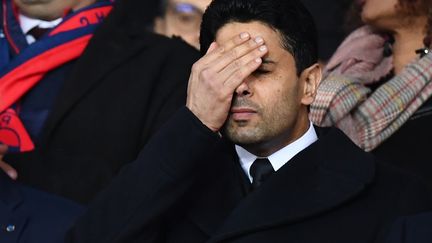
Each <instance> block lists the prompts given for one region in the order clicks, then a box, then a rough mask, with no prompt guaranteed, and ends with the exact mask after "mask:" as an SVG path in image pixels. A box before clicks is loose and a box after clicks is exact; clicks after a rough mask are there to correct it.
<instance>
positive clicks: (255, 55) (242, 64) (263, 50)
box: [218, 45, 268, 80]
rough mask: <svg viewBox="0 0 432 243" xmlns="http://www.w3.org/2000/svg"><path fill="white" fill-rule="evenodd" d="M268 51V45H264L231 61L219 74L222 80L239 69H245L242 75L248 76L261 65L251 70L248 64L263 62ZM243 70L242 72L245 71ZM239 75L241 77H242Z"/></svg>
mask: <svg viewBox="0 0 432 243" xmlns="http://www.w3.org/2000/svg"><path fill="white" fill-rule="evenodd" d="M267 52H268V49H267V46H265V45H262V46H260V47H259V48H258V49H255V50H253V51H252V52H249V53H247V54H246V55H244V56H243V57H241V58H239V59H237V60H235V61H233V62H231V63H230V64H229V65H228V66H226V67H225V68H224V69H223V70H221V71H220V72H219V73H218V75H219V77H220V79H222V80H228V79H229V78H230V77H231V76H232V75H234V74H235V73H237V72H238V70H239V69H242V70H243V69H244V70H243V71H244V72H245V73H244V75H246V76H244V75H240V76H241V77H243V78H246V77H247V76H248V75H249V74H251V73H252V72H253V71H255V69H256V68H258V67H259V66H256V67H255V69H253V70H252V71H251V70H249V69H248V68H247V67H246V66H247V65H250V62H251V61H255V62H256V61H257V60H258V63H259V64H261V58H262V57H263V56H264V55H266V54H267ZM253 64H255V63H253ZM243 71H242V73H243ZM240 76H239V77H240Z"/></svg>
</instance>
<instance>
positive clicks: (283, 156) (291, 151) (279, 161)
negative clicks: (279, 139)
mask: <svg viewBox="0 0 432 243" xmlns="http://www.w3.org/2000/svg"><path fill="white" fill-rule="evenodd" d="M316 140H318V136H317V134H316V132H315V128H314V126H313V124H312V122H310V124H309V129H308V130H307V131H306V133H305V134H303V135H302V136H301V137H300V138H299V139H297V140H295V141H294V142H292V143H290V144H288V145H287V146H285V147H283V148H282V149H280V150H278V151H276V152H275V153H273V154H271V155H270V156H268V157H267V158H268V159H269V160H270V163H271V164H272V166H273V169H274V170H275V171H277V170H279V169H280V168H281V167H282V166H283V165H284V164H286V163H287V162H288V161H289V160H290V159H292V158H293V157H294V156H295V155H296V154H298V153H299V152H300V151H302V150H303V149H305V148H306V147H308V146H309V145H311V144H312V143H314V142H315V141H316ZM235 149H236V152H237V155H238V157H239V160H240V165H241V167H242V169H243V171H244V172H245V173H246V175H248V177H249V180H250V181H252V177H251V176H250V174H249V169H250V167H251V165H252V163H253V162H254V161H255V160H256V159H257V158H258V156H256V155H254V154H252V153H250V152H249V151H247V150H246V149H244V148H242V147H241V146H239V145H235Z"/></svg>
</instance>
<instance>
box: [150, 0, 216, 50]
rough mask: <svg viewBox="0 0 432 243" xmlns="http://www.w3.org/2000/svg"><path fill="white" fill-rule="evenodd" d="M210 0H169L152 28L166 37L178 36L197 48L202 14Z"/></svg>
mask: <svg viewBox="0 0 432 243" xmlns="http://www.w3.org/2000/svg"><path fill="white" fill-rule="evenodd" d="M210 2H211V0H169V1H168V5H167V8H166V11H165V15H164V16H161V17H157V18H156V20H155V26H154V30H155V32H156V33H159V34H162V35H166V36H168V37H172V36H180V37H181V38H183V39H184V40H185V41H186V42H187V43H189V44H190V45H192V46H194V47H195V48H197V49H199V32H200V24H201V20H202V15H203V13H204V11H205V9H206V8H207V6H208V5H209V4H210Z"/></svg>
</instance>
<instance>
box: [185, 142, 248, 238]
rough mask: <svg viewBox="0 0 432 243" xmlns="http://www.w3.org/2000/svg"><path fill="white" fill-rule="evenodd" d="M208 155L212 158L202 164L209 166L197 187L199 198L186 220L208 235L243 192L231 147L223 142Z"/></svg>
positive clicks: (218, 224)
mask: <svg viewBox="0 0 432 243" xmlns="http://www.w3.org/2000/svg"><path fill="white" fill-rule="evenodd" d="M212 155H216V156H215V157H213V156H212V157H211V158H209V160H207V162H208V163H207V162H206V164H211V165H212V166H207V167H208V170H207V171H205V172H204V173H202V177H201V179H200V180H199V181H200V183H198V186H197V187H198V190H199V191H200V193H201V196H200V197H198V199H197V200H195V202H194V205H190V207H189V208H192V210H191V211H190V212H189V218H190V219H191V220H192V221H193V222H194V223H195V224H196V225H197V226H198V227H199V228H200V229H201V230H202V231H203V232H205V233H206V234H208V235H209V236H210V235H212V234H214V233H215V232H216V230H217V229H218V228H219V227H220V225H222V223H223V222H224V221H225V219H226V217H228V215H229V213H230V212H231V211H232V209H233V208H234V207H236V205H237V204H238V202H239V201H240V200H242V199H243V198H244V196H245V195H246V190H247V186H246V185H245V181H242V180H243V175H242V174H241V173H242V172H241V171H240V165H239V162H238V158H237V155H236V153H235V151H234V147H233V146H232V145H231V144H229V143H227V142H222V143H219V144H218V146H217V147H216V152H215V153H212ZM227 188H229V189H228V190H227ZM209 192H211V193H209Z"/></svg>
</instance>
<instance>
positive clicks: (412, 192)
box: [68, 108, 432, 243]
mask: <svg viewBox="0 0 432 243" xmlns="http://www.w3.org/2000/svg"><path fill="white" fill-rule="evenodd" d="M160 131H161V132H160V133H159V134H158V135H157V136H156V137H155V138H154V139H152V140H151V141H150V142H149V143H148V144H147V146H146V147H145V148H144V150H143V151H142V153H141V154H140V156H139V158H138V160H137V161H135V162H134V163H132V164H130V165H128V166H127V167H126V168H124V170H123V171H122V172H121V173H120V175H119V176H118V177H117V178H116V179H115V180H114V181H113V183H112V184H111V185H110V187H108V189H107V190H105V191H104V192H103V193H101V194H100V195H99V196H98V197H97V199H96V200H95V201H94V202H92V203H91V205H90V208H89V210H88V211H87V213H86V214H85V215H84V216H83V217H82V218H81V219H80V220H78V221H77V223H76V225H75V226H74V228H73V230H72V231H71V232H70V235H69V238H68V240H69V242H75V243H84V242H88V243H90V242H92V243H94V242H104V243H107V242H128V243H131V242H176V243H178V242H188V243H193V242H245V243H246V242H247V243H251V242H331V243H337V242H341V243H342V242H343V243H346V242H350V243H353V242H358V243H364V242H373V241H374V240H375V239H377V238H378V237H380V234H379V232H380V230H381V229H383V228H385V225H386V224H387V223H388V222H390V221H392V220H393V219H394V218H395V217H396V216H397V215H403V214H409V213H413V212H418V211H421V210H425V209H428V208H431V207H432V204H431V198H430V191H428V190H427V188H426V187H425V185H424V184H422V183H421V182H419V181H418V180H417V179H416V178H413V177H410V176H408V175H405V174H402V173H400V172H399V171H396V170H393V169H392V168H390V167H386V166H384V165H382V164H380V163H377V162H376V161H375V160H374V157H372V156H371V155H370V154H368V153H365V152H363V151H362V150H360V149H359V148H357V147H356V146H355V145H354V144H353V143H351V142H350V140H349V139H348V138H347V137H346V136H345V135H343V133H342V132H341V131H339V130H337V129H331V130H328V131H323V132H322V133H321V134H320V135H319V136H320V138H319V140H318V141H317V142H315V143H314V144H312V145H310V146H309V147H308V148H306V149H305V150H303V151H302V152H300V153H299V154H297V155H296V156H295V157H294V158H293V159H292V160H290V161H289V162H288V163H287V164H286V165H284V166H283V167H282V168H281V169H280V170H278V171H277V172H276V173H275V174H274V175H272V177H270V178H269V179H268V180H267V181H266V182H265V183H264V184H263V185H262V186H261V187H260V188H259V189H257V190H256V191H253V192H251V193H249V194H246V192H247V186H245V185H247V184H245V183H244V180H243V179H244V178H243V174H242V173H243V172H241V171H240V169H239V164H238V163H239V162H238V159H237V157H236V154H235V152H234V151H233V146H232V144H229V143H226V142H225V141H224V140H223V139H220V138H219V137H218V136H217V135H216V134H214V133H212V132H210V130H208V129H207V128H206V127H204V126H203V125H202V124H201V123H200V121H199V120H197V119H196V117H194V116H193V114H192V113H191V112H190V111H189V110H188V109H186V108H183V109H182V110H180V111H179V113H178V114H177V115H176V117H175V118H174V119H173V120H171V121H170V122H169V123H168V124H167V126H166V127H164V128H162V129H161V130H160Z"/></svg>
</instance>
